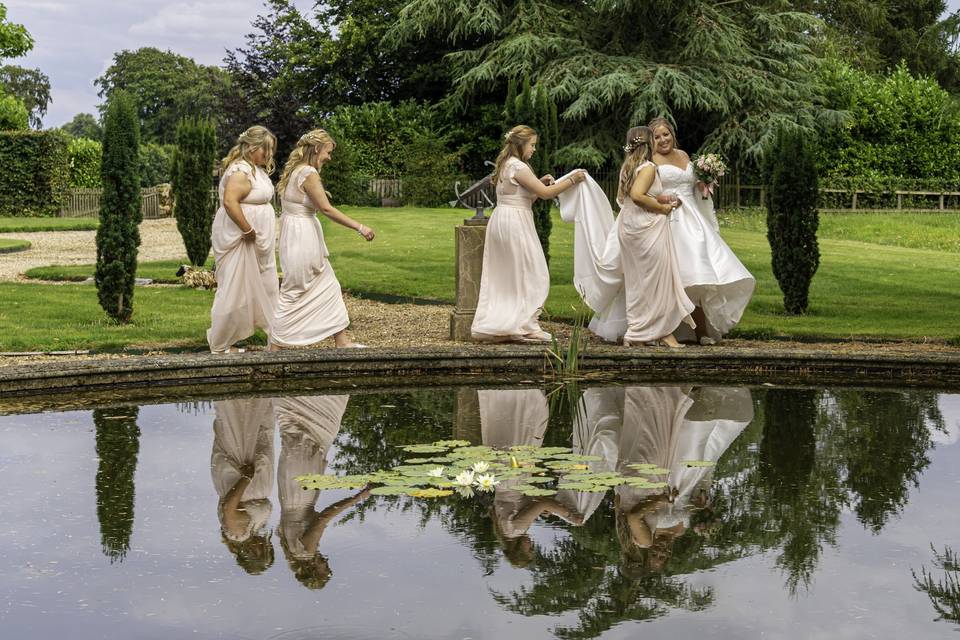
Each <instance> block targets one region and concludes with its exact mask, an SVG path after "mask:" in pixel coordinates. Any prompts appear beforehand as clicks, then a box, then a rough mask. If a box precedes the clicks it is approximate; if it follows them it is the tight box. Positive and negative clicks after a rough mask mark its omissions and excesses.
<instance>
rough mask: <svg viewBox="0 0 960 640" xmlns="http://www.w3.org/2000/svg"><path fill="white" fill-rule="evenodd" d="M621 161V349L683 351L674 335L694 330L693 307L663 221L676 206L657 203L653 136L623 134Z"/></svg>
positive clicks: (636, 131) (635, 131)
mask: <svg viewBox="0 0 960 640" xmlns="http://www.w3.org/2000/svg"><path fill="white" fill-rule="evenodd" d="M623 149H624V151H625V152H626V158H625V159H624V161H623V166H622V167H621V169H620V186H619V189H618V193H617V200H618V201H619V203H620V207H621V209H620V215H619V216H618V217H617V236H618V238H619V240H620V256H621V258H620V259H621V262H622V265H623V284H624V291H625V294H626V303H627V332H626V334H625V335H624V337H623V344H624V345H626V346H631V345H637V344H644V343H648V342H652V343H656V344H660V343H662V344H664V345H666V346H668V347H672V348H678V347H682V346H683V345H681V344H680V343H679V342H677V339H676V338H674V337H673V331H674V330H675V329H676V328H677V327H678V326H679V325H680V324H681V323H685V324H687V325H689V326H690V327H691V328H693V327H694V323H693V320H692V319H691V318H690V313H691V312H692V311H693V308H694V307H693V303H692V302H691V301H690V298H688V297H687V294H686V293H684V291H683V283H682V282H681V281H680V273H679V271H678V267H677V256H676V253H675V251H674V247H673V241H672V239H671V226H670V221H669V218H668V217H667V216H668V215H669V214H670V213H671V212H672V211H673V210H674V208H675V206H676V205H677V202H676V201H674V202H673V203H672V204H665V203H660V202H658V201H657V199H656V197H657V196H658V195H660V194H661V193H662V191H663V186H662V185H661V184H660V177H659V176H658V174H657V167H656V165H654V164H653V162H651V161H650V158H651V156H652V155H653V135H652V132H651V131H650V129H649V128H647V127H633V128H632V129H630V130H629V131H627V144H626V146H624V148H623Z"/></svg>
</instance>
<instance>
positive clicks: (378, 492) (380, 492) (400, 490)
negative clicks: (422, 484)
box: [370, 486, 410, 496]
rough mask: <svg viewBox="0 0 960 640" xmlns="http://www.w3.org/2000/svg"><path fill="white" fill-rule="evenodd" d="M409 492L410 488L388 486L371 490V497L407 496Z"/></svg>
mask: <svg viewBox="0 0 960 640" xmlns="http://www.w3.org/2000/svg"><path fill="white" fill-rule="evenodd" d="M408 491H410V487H398V486H386V487H374V488H373V489H370V493H371V495H375V496H402V495H406V494H407V492H408Z"/></svg>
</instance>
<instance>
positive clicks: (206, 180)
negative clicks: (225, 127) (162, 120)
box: [173, 118, 217, 267]
mask: <svg viewBox="0 0 960 640" xmlns="http://www.w3.org/2000/svg"><path fill="white" fill-rule="evenodd" d="M176 141H177V149H176V152H175V153H174V156H173V195H174V198H175V204H174V215H175V216H176V218H177V230H178V231H179V232H180V236H181V237H182V238H183V245H184V246H185V247H186V248H187V256H188V257H189V258H190V262H191V263H192V264H194V265H196V266H198V267H201V266H203V263H204V262H206V260H207V256H208V255H209V254H210V227H211V225H212V224H213V213H214V206H215V203H214V199H213V198H212V197H211V194H210V176H211V175H212V172H213V166H214V162H216V156H217V131H216V127H215V126H214V124H213V123H212V122H211V121H210V120H207V119H200V118H184V119H183V120H181V121H180V123H179V124H178V125H177V134H176Z"/></svg>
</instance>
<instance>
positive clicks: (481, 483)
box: [473, 473, 500, 491]
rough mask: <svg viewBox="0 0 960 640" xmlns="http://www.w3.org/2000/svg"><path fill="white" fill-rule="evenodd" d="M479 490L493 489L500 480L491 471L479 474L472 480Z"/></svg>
mask: <svg viewBox="0 0 960 640" xmlns="http://www.w3.org/2000/svg"><path fill="white" fill-rule="evenodd" d="M473 483H474V484H475V485H476V486H477V488H478V489H480V490H481V491H493V488H494V487H495V486H497V485H498V484H500V481H499V480H497V479H496V477H495V476H494V475H493V474H492V473H487V474H480V475H479V476H477V479H476V480H474V482H473Z"/></svg>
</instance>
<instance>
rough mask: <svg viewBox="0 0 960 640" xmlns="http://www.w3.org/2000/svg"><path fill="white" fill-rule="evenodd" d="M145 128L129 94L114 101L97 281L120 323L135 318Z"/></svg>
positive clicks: (103, 302) (107, 133)
mask: <svg viewBox="0 0 960 640" xmlns="http://www.w3.org/2000/svg"><path fill="white" fill-rule="evenodd" d="M139 148H140V122H139V120H138V117H137V107H136V104H135V103H134V100H133V98H132V97H131V96H130V95H129V94H128V93H126V92H125V91H116V92H115V93H114V94H113V95H111V97H110V103H109V105H108V106H107V113H106V116H105V118H104V127H103V161H102V163H101V176H102V184H103V194H102V196H101V198H100V226H99V227H98V228H97V268H96V272H95V274H94V279H95V281H96V284H97V294H98V296H99V298H100V306H101V307H103V310H104V311H106V312H107V315H109V316H110V317H111V318H113V319H115V320H116V321H117V322H129V320H130V316H131V315H132V314H133V284H134V279H135V277H136V272H137V249H138V247H139V246H140V229H139V224H140V221H141V220H142V218H143V214H142V212H141V210H140V163H139V155H138V154H139Z"/></svg>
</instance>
